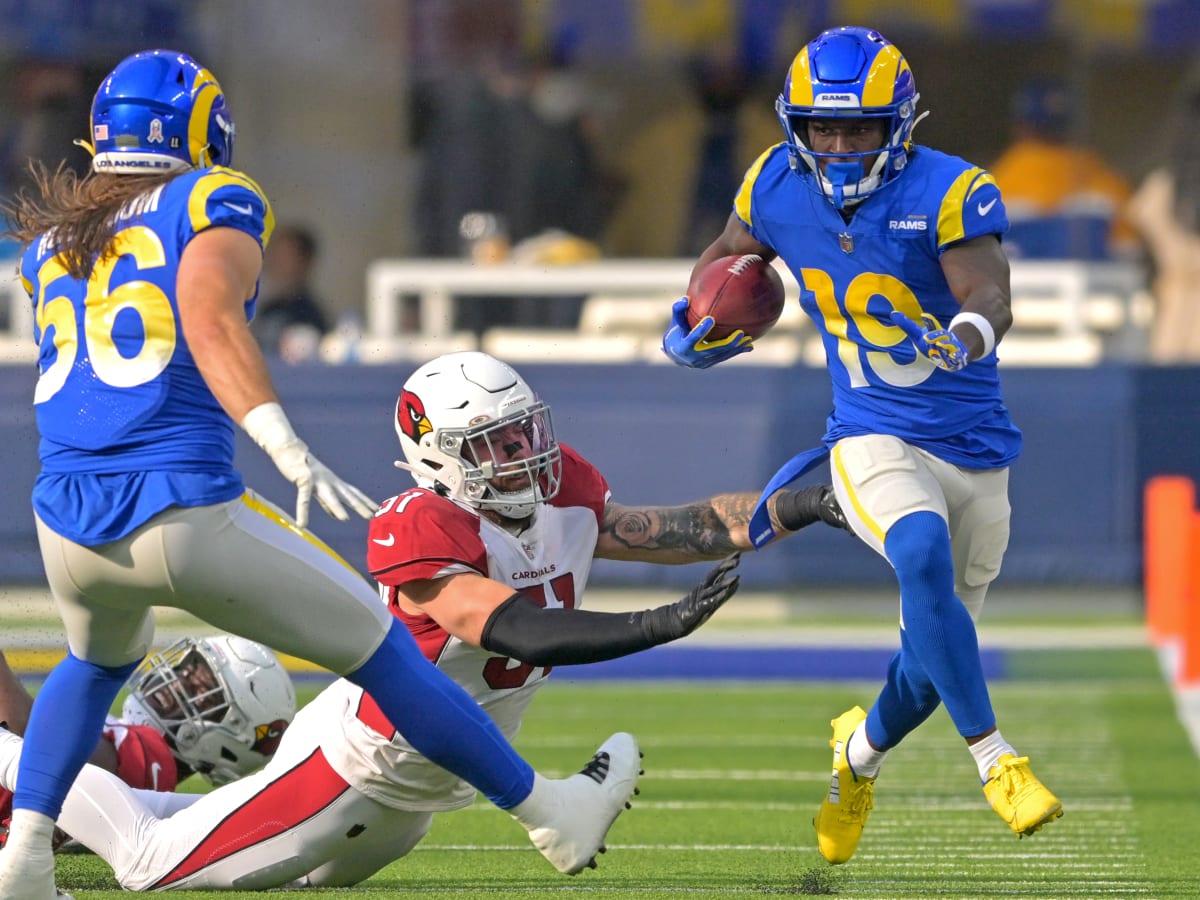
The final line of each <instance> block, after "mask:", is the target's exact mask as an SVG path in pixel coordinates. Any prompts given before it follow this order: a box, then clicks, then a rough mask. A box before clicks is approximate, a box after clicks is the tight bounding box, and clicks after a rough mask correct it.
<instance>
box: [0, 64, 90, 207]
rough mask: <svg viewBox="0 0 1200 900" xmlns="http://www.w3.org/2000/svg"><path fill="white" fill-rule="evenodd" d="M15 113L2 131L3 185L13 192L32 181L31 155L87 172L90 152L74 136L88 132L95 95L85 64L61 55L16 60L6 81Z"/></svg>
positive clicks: (0, 177)
mask: <svg viewBox="0 0 1200 900" xmlns="http://www.w3.org/2000/svg"><path fill="white" fill-rule="evenodd" d="M8 91H9V93H10V96H11V98H12V113H13V115H12V118H11V119H10V120H9V122H8V123H7V124H6V125H5V127H4V130H3V134H2V135H0V185H2V186H3V188H4V190H5V191H6V192H15V191H17V190H19V189H20V188H22V187H26V186H29V185H30V184H31V182H30V179H29V161H30V160H31V159H36V160H39V161H41V162H43V163H45V164H46V166H47V167H48V168H49V169H50V170H51V171H53V170H54V169H55V168H56V167H57V166H58V164H59V163H60V162H62V163H66V164H67V165H68V166H69V167H71V168H73V169H75V171H76V172H77V173H78V174H79V175H83V174H85V173H86V172H87V170H88V166H89V163H90V158H89V157H88V155H87V153H86V152H84V151H83V150H75V149H74V148H73V147H72V141H73V140H75V139H76V138H83V137H87V136H88V135H87V123H88V114H89V110H90V108H91V102H92V98H91V95H90V94H89V93H88V89H87V87H85V83H84V72H83V69H82V67H80V66H79V65H77V64H75V63H72V62H65V61H62V60H57V59H41V58H30V59H26V60H23V61H21V62H19V63H17V65H16V68H15V70H14V71H13V73H12V75H11V76H10V80H9V82H8Z"/></svg>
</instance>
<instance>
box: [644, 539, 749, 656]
mask: <svg viewBox="0 0 1200 900" xmlns="http://www.w3.org/2000/svg"><path fill="white" fill-rule="evenodd" d="M741 558H742V554H741V553H732V554H730V555H729V556H727V557H725V558H724V559H723V560H721V562H720V563H719V564H718V565H717V566H715V567H714V568H713V569H712V570H711V571H710V572H709V573H708V575H707V576H706V577H705V579H704V581H702V582H700V584H698V585H696V586H695V587H694V588H692V590H691V593H689V594H688V595H687V596H686V597H683V598H682V599H680V600H676V601H675V602H674V603H668V604H666V605H665V606H660V607H658V608H657V609H650V610H647V611H646V612H645V614H644V615H643V618H642V627H643V629H645V631H646V634H647V636H648V637H650V638H651V640H652V641H653V642H654V643H655V644H665V643H666V642H667V641H674V640H677V639H678V638H681V637H684V636H685V635H689V634H691V633H692V632H693V631H695V630H696V629H697V628H699V627H700V626H701V625H703V624H704V623H705V622H707V621H708V620H709V619H711V618H712V616H713V613H715V612H716V611H717V610H718V609H720V608H721V607H722V606H724V605H725V602H726V601H727V600H728V599H729V598H730V597H732V596H733V595H734V594H735V593H737V589H738V580H739V579H738V576H737V575H731V574H730V573H732V572H733V570H734V569H736V568H737V564H738V563H739V562H740V561H741Z"/></svg>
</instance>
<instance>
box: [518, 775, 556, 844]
mask: <svg viewBox="0 0 1200 900" xmlns="http://www.w3.org/2000/svg"><path fill="white" fill-rule="evenodd" d="M555 800H556V795H555V792H554V788H553V787H552V786H551V785H550V781H549V779H546V778H543V777H542V776H541V775H539V774H538V773H537V772H534V773H533V790H531V791H530V792H529V796H528V797H526V798H525V799H524V800H522V801H521V802H520V803H518V804H517V805H516V806H514V807H513V808H512V809H510V810H508V813H509V815H511V816H512V817H513V818H514V819H516V820H517V821H518V822H520V823H521V824H522V825H524V826H525V830H526V831H532V830H533V829H535V828H538V827H540V826H542V825H544V824H545V823H546V820H547V819H548V818H550V815H551V813H552V812H553V809H554V803H555Z"/></svg>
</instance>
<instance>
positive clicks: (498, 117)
mask: <svg viewBox="0 0 1200 900" xmlns="http://www.w3.org/2000/svg"><path fill="white" fill-rule="evenodd" d="M428 112H429V121H428V122H427V123H426V126H425V133H424V143H423V145H422V147H421V157H422V173H421V182H420V187H419V202H418V204H417V209H418V215H419V216H420V221H419V222H418V229H417V230H418V234H419V237H420V240H421V241H422V242H423V243H422V246H421V252H422V253H424V254H425V255H427V256H457V255H459V254H460V253H461V252H462V239H461V237H460V234H459V226H460V223H461V222H462V219H463V216H465V215H466V214H468V213H472V212H482V213H491V214H493V215H495V216H497V217H498V218H499V219H500V220H501V221H503V222H504V225H505V228H506V230H507V235H508V238H509V240H510V241H511V242H512V243H517V242H519V241H522V240H524V239H525V238H529V237H533V236H534V235H537V234H539V233H541V232H543V231H545V230H547V229H550V228H557V229H561V230H563V231H566V232H569V233H571V234H575V235H578V236H580V237H583V238H588V239H592V238H595V237H596V236H597V235H598V233H599V231H600V229H601V226H602V224H603V219H604V215H603V212H604V211H603V208H602V206H601V199H602V198H601V196H600V193H599V191H600V188H601V186H602V184H603V179H602V178H601V177H600V174H599V164H598V161H597V155H596V153H595V150H594V140H593V135H592V133H591V128H592V127H593V120H592V119H591V118H590V116H589V109H588V89H587V87H586V85H585V84H584V83H583V82H582V81H580V79H579V78H578V76H577V75H575V74H574V73H572V72H570V71H569V70H568V69H566V68H565V67H564V66H563V65H561V64H560V63H559V62H558V61H556V60H554V59H553V58H548V59H538V60H536V61H533V62H526V61H519V62H518V61H510V60H504V59H498V58H496V57H494V56H492V57H489V58H487V59H486V60H485V61H483V62H482V63H480V64H479V65H478V66H477V67H476V68H475V69H474V70H473V71H465V72H463V73H461V74H459V75H457V76H453V77H449V78H447V79H446V80H444V81H443V82H442V83H441V84H439V85H437V86H436V87H435V88H434V89H433V91H432V94H431V98H430V100H429V106H428Z"/></svg>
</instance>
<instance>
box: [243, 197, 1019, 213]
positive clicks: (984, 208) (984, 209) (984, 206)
mask: <svg viewBox="0 0 1200 900" xmlns="http://www.w3.org/2000/svg"><path fill="white" fill-rule="evenodd" d="M226 205H228V204H226ZM995 205H996V198H995V197H993V198H992V199H991V200H989V201H988V202H987V203H980V204H979V214H980V215H981V216H986V215H987V214H988V213H990V212H991V211H992V207H993V206H995Z"/></svg>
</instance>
